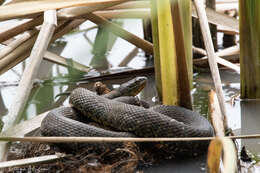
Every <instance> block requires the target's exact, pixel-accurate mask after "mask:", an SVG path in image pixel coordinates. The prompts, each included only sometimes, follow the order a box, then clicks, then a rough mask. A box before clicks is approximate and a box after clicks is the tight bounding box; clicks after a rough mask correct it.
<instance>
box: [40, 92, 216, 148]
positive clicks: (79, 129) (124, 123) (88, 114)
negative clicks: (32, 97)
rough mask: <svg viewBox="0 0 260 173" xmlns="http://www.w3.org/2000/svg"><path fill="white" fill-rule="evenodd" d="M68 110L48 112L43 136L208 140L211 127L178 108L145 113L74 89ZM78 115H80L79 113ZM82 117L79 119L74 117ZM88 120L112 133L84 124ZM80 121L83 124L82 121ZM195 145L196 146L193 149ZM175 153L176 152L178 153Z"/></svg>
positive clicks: (183, 145) (200, 145) (184, 144)
mask: <svg viewBox="0 0 260 173" xmlns="http://www.w3.org/2000/svg"><path fill="white" fill-rule="evenodd" d="M70 103H71V104H72V105H73V107H74V108H75V109H76V110H77V111H76V110H75V109H74V108H71V107H60V108H57V109H54V110H52V111H50V113H49V114H48V115H47V116H46V118H45V119H44V120H43V122H42V125H41V132H42V134H43V135H44V136H97V137H103V136H104V137H136V136H137V137H209V136H213V135H214V132H213V128H212V126H211V124H210V123H209V122H208V121H207V120H206V119H205V118H204V117H202V116H200V115H199V114H198V113H196V112H193V111H190V110H188V109H185V108H182V107H178V106H166V105H158V106H154V107H151V108H149V109H145V108H143V107H139V106H134V105H130V104H125V103H122V102H118V101H115V100H110V99H108V98H105V97H101V96H97V95H96V94H95V93H93V92H91V91H89V90H87V89H83V88H77V89H75V90H74V91H73V92H72V93H71V96H70ZM79 112H80V113H79ZM77 114H83V115H84V116H85V117H84V116H83V118H80V116H75V115H77ZM82 119H87V120H85V121H89V119H91V120H93V121H95V122H97V123H99V124H101V125H103V126H106V127H111V128H112V129H114V130H115V131H111V130H105V129H102V128H100V127H95V126H92V125H88V124H85V123H83V122H79V121H82ZM83 121H84V120H83ZM195 145H196V146H195ZM207 145H208V143H205V142H201V141H198V142H181V143H179V145H173V146H174V147H176V146H177V147H178V148H185V149H186V150H190V151H191V150H193V149H196V150H198V149H202V148H203V149H206V147H207ZM178 150H179V149H178Z"/></svg>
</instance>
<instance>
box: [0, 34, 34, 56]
mask: <svg viewBox="0 0 260 173" xmlns="http://www.w3.org/2000/svg"><path fill="white" fill-rule="evenodd" d="M37 32H38V31H37V30H31V31H27V32H25V33H23V34H22V35H20V37H19V38H17V39H15V40H14V41H12V42H11V43H10V44H8V45H7V46H6V47H5V48H3V49H1V50H0V60H1V59H3V57H5V56H7V54H9V53H10V52H12V51H14V50H15V49H16V48H17V47H18V46H20V45H21V44H22V43H24V42H25V41H26V40H28V39H30V38H31V37H32V36H34V35H35V34H36V33H37Z"/></svg>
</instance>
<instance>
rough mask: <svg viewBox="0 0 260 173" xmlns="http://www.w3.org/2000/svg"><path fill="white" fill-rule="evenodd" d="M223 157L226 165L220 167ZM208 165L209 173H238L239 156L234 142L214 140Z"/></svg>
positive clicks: (211, 143) (224, 139)
mask: <svg viewBox="0 0 260 173" xmlns="http://www.w3.org/2000/svg"><path fill="white" fill-rule="evenodd" d="M221 156H223V162H224V163H223V166H221V167H220V160H221ZM207 163H208V172H209V173H219V172H223V173H235V172H237V170H236V168H237V154H236V149H235V145H234V143H233V141H232V140H231V139H228V138H224V137H221V138H216V139H214V140H212V141H211V142H210V145H209V149H208V158H207ZM221 168H222V169H221ZM220 169H221V171H220Z"/></svg>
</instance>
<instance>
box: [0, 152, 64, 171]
mask: <svg viewBox="0 0 260 173" xmlns="http://www.w3.org/2000/svg"><path fill="white" fill-rule="evenodd" d="M62 157H65V154H54V155H46V156H39V157H33V158H27V159H19V160H11V161H6V162H1V163H0V169H2V168H8V167H21V166H26V165H35V164H43V163H46V162H50V161H55V160H58V159H60V158H62Z"/></svg>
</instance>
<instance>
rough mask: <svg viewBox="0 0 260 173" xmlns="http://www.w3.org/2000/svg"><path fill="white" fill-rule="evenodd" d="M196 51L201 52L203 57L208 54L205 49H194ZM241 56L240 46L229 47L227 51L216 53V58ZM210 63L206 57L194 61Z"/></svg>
mask: <svg viewBox="0 0 260 173" xmlns="http://www.w3.org/2000/svg"><path fill="white" fill-rule="evenodd" d="M193 49H194V50H196V51H199V52H200V53H201V54H202V55H207V52H206V51H205V50H204V49H201V48H196V47H193ZM235 54H239V45H236V46H232V47H228V48H226V49H223V50H220V51H218V52H215V56H218V57H219V56H230V55H235ZM206 61H208V57H207V56H204V57H202V58H199V59H194V62H196V63H197V62H206Z"/></svg>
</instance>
